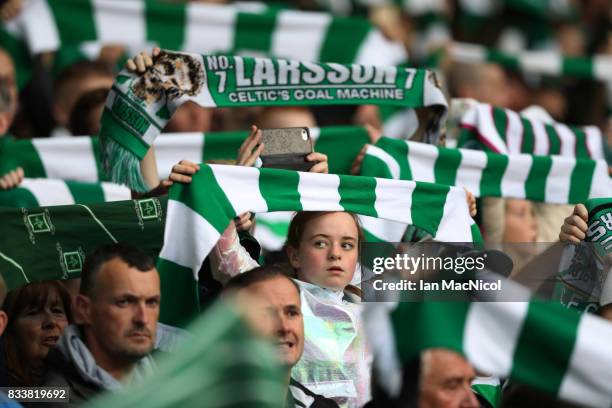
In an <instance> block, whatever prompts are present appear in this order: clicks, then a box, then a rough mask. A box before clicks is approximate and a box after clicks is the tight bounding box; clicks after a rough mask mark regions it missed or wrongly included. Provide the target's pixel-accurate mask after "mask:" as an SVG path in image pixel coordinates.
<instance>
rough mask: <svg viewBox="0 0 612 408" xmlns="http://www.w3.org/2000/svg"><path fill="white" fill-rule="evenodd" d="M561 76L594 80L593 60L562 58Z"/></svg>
mask: <svg viewBox="0 0 612 408" xmlns="http://www.w3.org/2000/svg"><path fill="white" fill-rule="evenodd" d="M561 72H562V73H563V75H571V76H577V77H582V78H594V77H595V74H594V72H595V70H594V69H593V60H592V59H590V58H580V57H564V58H563V59H562V61H561Z"/></svg>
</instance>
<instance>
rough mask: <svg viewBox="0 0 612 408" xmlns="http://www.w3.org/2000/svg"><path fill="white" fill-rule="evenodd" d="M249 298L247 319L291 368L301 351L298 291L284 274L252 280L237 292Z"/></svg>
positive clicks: (301, 338) (300, 317) (301, 335)
mask: <svg viewBox="0 0 612 408" xmlns="http://www.w3.org/2000/svg"><path fill="white" fill-rule="evenodd" d="M241 295H246V296H248V297H249V300H250V299H252V301H249V307H248V310H247V318H248V319H249V321H250V322H251V323H252V324H253V325H254V326H255V328H256V329H257V330H258V331H259V332H260V333H261V334H263V335H264V336H266V337H268V338H270V339H272V341H273V342H275V344H276V345H277V347H278V351H279V357H280V359H281V362H282V363H283V364H285V365H286V366H288V367H293V366H294V365H295V364H296V363H297V362H298V361H299V360H300V357H302V351H303V350H304V319H303V316H302V310H301V303H300V294H299V293H298V291H297V289H296V287H295V285H293V283H292V282H291V281H290V280H289V278H285V277H276V278H272V279H268V280H265V281H262V282H258V283H255V284H253V285H251V286H249V287H248V288H245V289H242V290H240V291H239V292H238V297H240V296H241Z"/></svg>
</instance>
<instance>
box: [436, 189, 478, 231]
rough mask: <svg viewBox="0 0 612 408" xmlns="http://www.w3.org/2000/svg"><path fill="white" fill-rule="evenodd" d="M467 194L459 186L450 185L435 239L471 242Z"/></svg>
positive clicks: (471, 221)
mask: <svg viewBox="0 0 612 408" xmlns="http://www.w3.org/2000/svg"><path fill="white" fill-rule="evenodd" d="M473 223H474V221H473V220H472V218H471V217H470V209H469V208H468V204H467V194H466V192H465V190H463V189H462V188H460V187H451V188H450V191H449V192H448V194H447V195H446V201H445V202H444V210H443V213H442V219H441V220H440V224H439V225H438V231H437V232H436V235H435V237H434V238H435V239H436V240H437V241H442V242H472V230H471V229H470V227H469V226H470V225H471V224H473Z"/></svg>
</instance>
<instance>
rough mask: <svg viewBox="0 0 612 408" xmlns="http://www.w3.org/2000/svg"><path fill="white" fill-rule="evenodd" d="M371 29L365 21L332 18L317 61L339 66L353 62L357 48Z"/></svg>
mask: <svg viewBox="0 0 612 408" xmlns="http://www.w3.org/2000/svg"><path fill="white" fill-rule="evenodd" d="M371 28H372V27H371V26H370V24H369V23H368V22H367V21H366V20H361V19H352V18H351V19H349V18H334V19H333V20H332V21H331V23H330V24H329V27H328V28H327V33H326V35H325V42H324V43H323V45H322V46H321V52H320V53H319V59H318V60H319V61H321V62H337V63H340V64H350V63H352V62H354V61H355V57H356V55H357V52H358V51H359V47H360V46H361V43H362V42H363V40H364V39H365V38H366V36H367V35H368V33H369V31H370V30H371Z"/></svg>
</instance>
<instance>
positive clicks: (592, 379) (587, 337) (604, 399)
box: [559, 313, 612, 407]
mask: <svg viewBox="0 0 612 408" xmlns="http://www.w3.org/2000/svg"><path fill="white" fill-rule="evenodd" d="M611 338H612V325H611V324H610V322H608V321H606V320H604V319H601V318H599V317H595V316H591V315H589V314H586V313H585V314H583V315H582V319H581V320H580V323H579V324H578V332H577V334H576V343H575V344H574V349H573V352H572V356H571V359H570V361H569V366H568V367H567V370H566V372H565V377H564V378H563V381H562V382H561V387H560V389H559V396H560V397H561V398H563V399H568V400H570V401H574V402H577V403H579V404H585V403H587V404H588V405H589V406H593V407H609V406H611V405H612V392H610V381H612V348H610V339H611Z"/></svg>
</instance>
